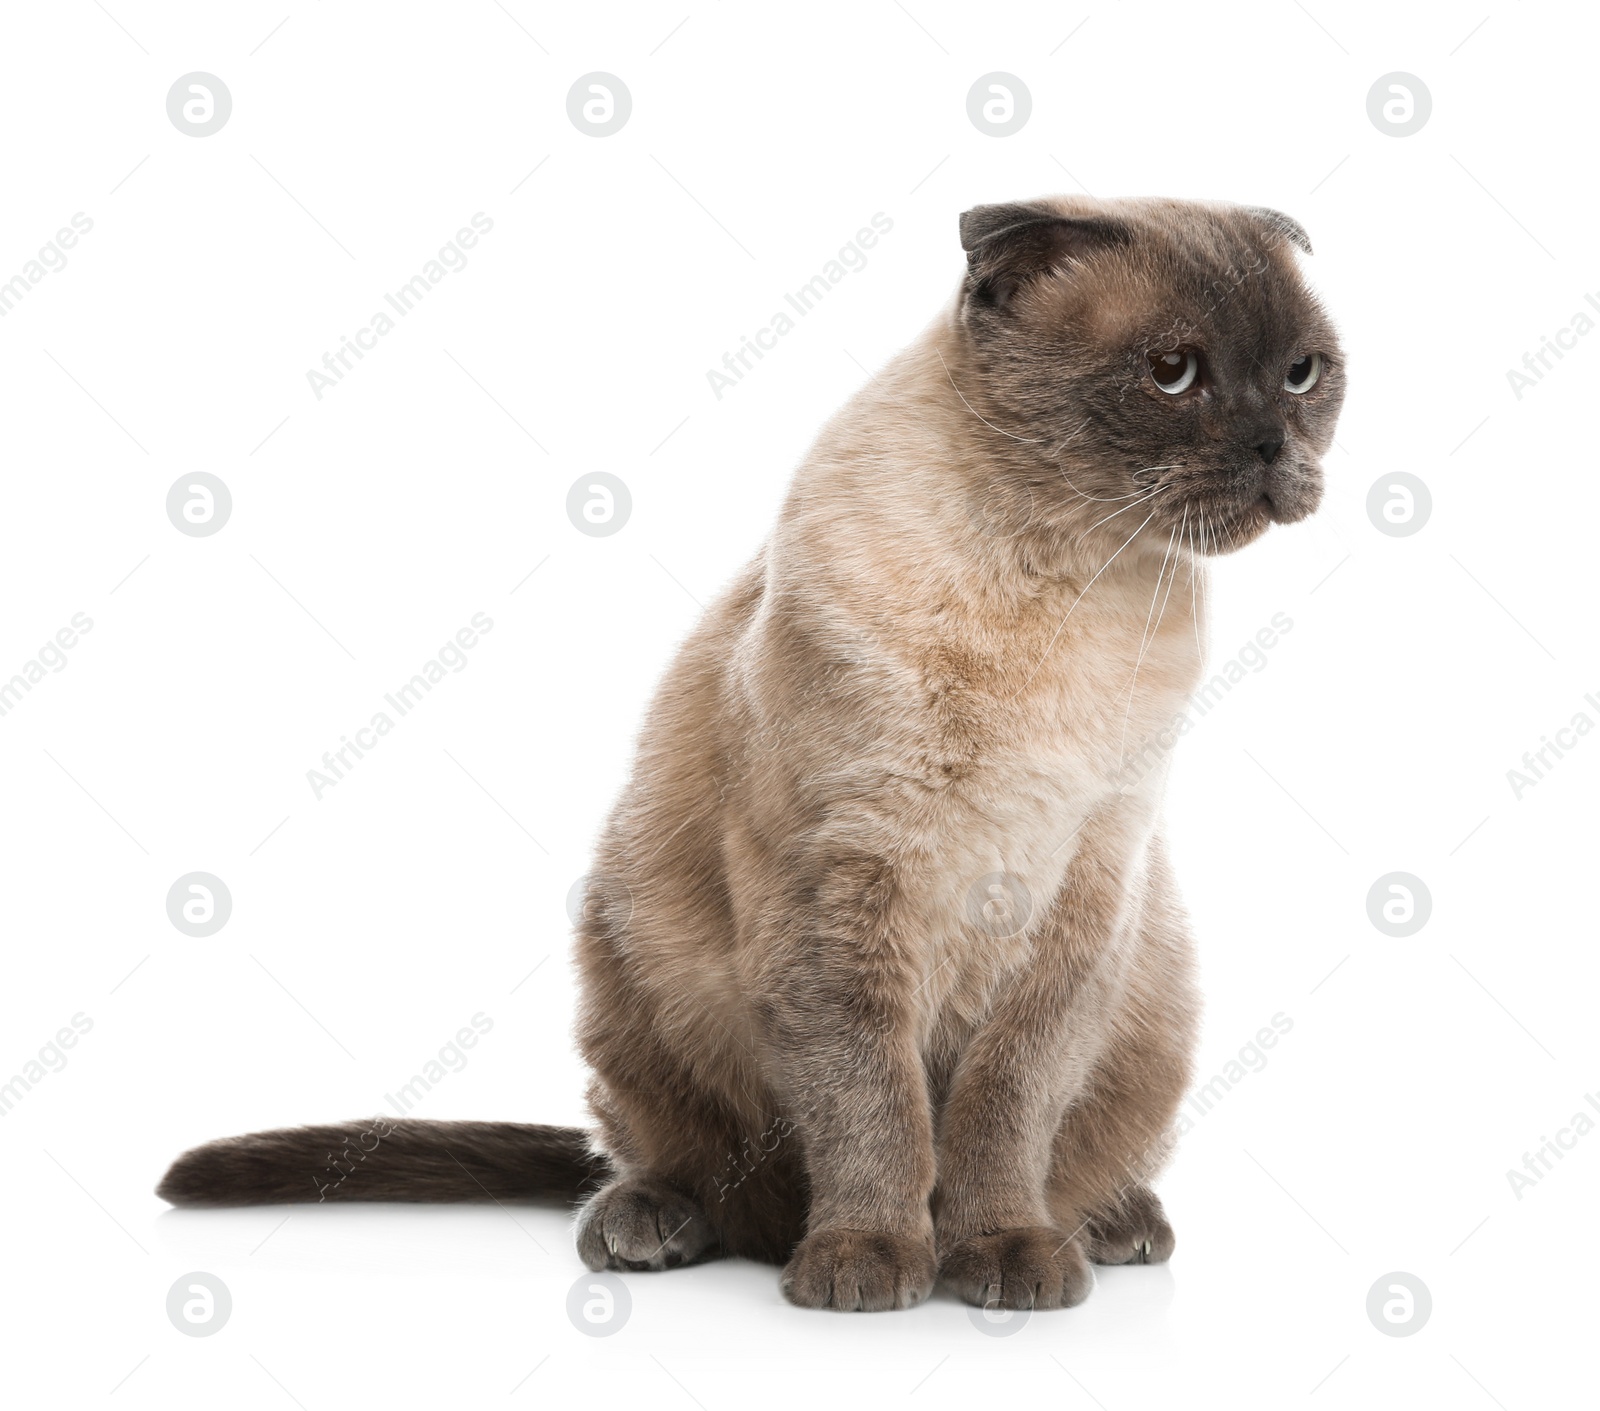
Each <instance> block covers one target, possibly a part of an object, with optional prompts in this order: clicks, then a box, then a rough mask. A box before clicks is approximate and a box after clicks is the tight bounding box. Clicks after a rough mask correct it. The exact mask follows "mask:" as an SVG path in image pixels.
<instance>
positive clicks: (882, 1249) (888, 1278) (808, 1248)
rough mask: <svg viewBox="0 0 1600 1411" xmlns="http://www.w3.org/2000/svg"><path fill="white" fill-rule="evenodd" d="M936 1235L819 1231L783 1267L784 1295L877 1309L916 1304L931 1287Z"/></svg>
mask: <svg viewBox="0 0 1600 1411" xmlns="http://www.w3.org/2000/svg"><path fill="white" fill-rule="evenodd" d="M936 1271H937V1266H936V1263H935V1261H934V1257H933V1242H932V1241H931V1240H920V1239H915V1238H912V1237H909V1236H906V1235H888V1234H874V1233H872V1232H871V1231H867V1230H818V1231H817V1232H816V1233H815V1234H811V1235H807V1236H806V1237H805V1238H804V1239H803V1240H801V1241H800V1244H799V1246H798V1247H797V1248H796V1249H795V1252H794V1253H793V1254H792V1255H791V1256H790V1257H789V1262H788V1264H786V1265H785V1266H784V1270H783V1280H782V1285H781V1286H782V1288H783V1296H784V1297H785V1298H787V1299H788V1300H789V1302H790V1303H795V1304H798V1305H799V1306H800V1307H801V1308H838V1309H843V1310H845V1311H852V1310H859V1311H861V1312H864V1313H877V1312H881V1311H882V1310H884V1309H887V1308H913V1307H915V1306H916V1305H917V1304H919V1303H921V1302H922V1300H923V1299H925V1298H926V1297H927V1296H928V1295H929V1294H930V1293H931V1292H932V1291H933V1281H934V1275H935V1273H936Z"/></svg>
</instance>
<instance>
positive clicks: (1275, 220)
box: [1245, 206, 1311, 255]
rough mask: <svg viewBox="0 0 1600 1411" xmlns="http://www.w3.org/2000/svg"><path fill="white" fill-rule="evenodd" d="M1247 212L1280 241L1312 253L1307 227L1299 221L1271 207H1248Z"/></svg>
mask: <svg viewBox="0 0 1600 1411" xmlns="http://www.w3.org/2000/svg"><path fill="white" fill-rule="evenodd" d="M1245 211H1246V212H1247V213H1248V214H1250V215H1252V216H1254V217H1255V218H1256V220H1258V221H1260V222H1261V224H1262V225H1264V226H1266V228H1267V230H1268V231H1269V232H1270V233H1271V234H1273V235H1275V236H1277V237H1278V239H1280V240H1287V241H1288V242H1289V243H1290V244H1291V245H1294V246H1296V247H1297V248H1299V249H1301V250H1304V251H1305V252H1306V254H1308V255H1309V254H1310V253H1311V237H1310V236H1309V235H1307V234H1306V230H1305V227H1304V226H1303V225H1301V224H1300V222H1299V221H1297V220H1295V219H1293V218H1292V217H1290V216H1286V215H1284V213H1283V212H1282V211H1275V210H1273V209H1272V208H1271V207H1270V206H1246V207H1245Z"/></svg>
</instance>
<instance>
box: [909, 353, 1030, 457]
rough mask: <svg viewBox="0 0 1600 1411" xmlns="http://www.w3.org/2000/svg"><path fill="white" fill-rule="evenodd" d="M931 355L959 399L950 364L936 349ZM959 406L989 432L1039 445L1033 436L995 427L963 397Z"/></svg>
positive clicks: (959, 391) (959, 394) (959, 392)
mask: <svg viewBox="0 0 1600 1411" xmlns="http://www.w3.org/2000/svg"><path fill="white" fill-rule="evenodd" d="M933 355H934V357H936V358H938V359H939V364H940V366H941V367H943V368H944V375H945V377H946V379H947V380H948V381H949V383H950V390H951V391H952V392H954V393H955V394H956V396H958V397H961V389H960V388H959V387H957V386H956V380H955V378H953V377H951V376H950V364H949V363H947V362H945V360H944V354H943V353H941V352H940V351H939V350H938V349H937V348H935V349H934V350H933ZM961 405H962V406H964V407H965V408H966V409H967V410H968V411H969V412H971V413H972V414H973V416H975V417H977V418H978V420H979V421H981V422H982V423H983V424H984V425H985V426H987V427H988V428H989V430H991V431H998V432H999V433H1000V434H1001V435H1002V436H1010V437H1011V439H1012V440H1013V441H1024V442H1026V443H1028V444H1029V445H1034V446H1037V445H1039V444H1041V442H1040V440H1039V438H1038V437H1035V436H1017V435H1014V434H1013V433H1012V432H1009V431H1007V430H1006V429H1005V428H1004V427H1002V426H996V425H995V424H994V423H993V422H992V421H990V420H989V419H988V418H987V417H985V416H984V415H983V413H982V412H980V411H979V410H978V409H977V408H976V407H975V406H973V405H972V403H971V402H969V401H968V400H967V399H966V398H965V397H961Z"/></svg>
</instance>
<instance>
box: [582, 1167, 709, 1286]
mask: <svg viewBox="0 0 1600 1411" xmlns="http://www.w3.org/2000/svg"><path fill="white" fill-rule="evenodd" d="M714 1242H715V1241H714V1237H713V1235H712V1233H711V1227H710V1225H709V1224H708V1223H707V1221H706V1217H705V1215H704V1214H703V1213H702V1212H701V1210H700V1207H699V1206H698V1205H696V1204H695V1203H694V1202H693V1201H691V1200H690V1199H689V1198H688V1197H687V1196H685V1195H683V1194H681V1193H680V1192H679V1191H676V1190H674V1189H673V1188H672V1187H671V1186H669V1185H667V1184H666V1183H665V1182H664V1181H658V1180H653V1179H651V1178H649V1177H637V1176H630V1177H624V1178H623V1179H622V1180H618V1181H613V1182H612V1183H611V1184H610V1185H609V1186H607V1187H606V1188H605V1189H604V1190H602V1191H600V1192H599V1193H598V1194H597V1195H595V1197H594V1198H593V1199H592V1200H591V1201H590V1202H589V1203H588V1204H587V1205H586V1206H584V1208H583V1210H582V1212H581V1213H580V1214H579V1216H578V1255H579V1257H580V1258H581V1259H582V1260H583V1262H584V1263H585V1264H587V1265H588V1266H589V1267H590V1268H591V1269H597V1270H598V1269H633V1270H645V1269H676V1268H677V1267H678V1266H679V1265H680V1264H692V1263H694V1262H695V1260H697V1259H699V1258H700V1257H701V1256H702V1255H704V1254H706V1253H707V1252H708V1251H709V1250H710V1249H711V1247H712V1245H713V1244H714Z"/></svg>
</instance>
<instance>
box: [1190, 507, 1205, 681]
mask: <svg viewBox="0 0 1600 1411" xmlns="http://www.w3.org/2000/svg"><path fill="white" fill-rule="evenodd" d="M1195 513H1196V514H1197V515H1200V516H1202V517H1203V516H1204V515H1205V511H1204V510H1203V509H1201V508H1200V507H1199V506H1198V505H1197V506H1196V507H1195ZM1202 542H1204V540H1202ZM1189 554H1190V559H1189V617H1190V619H1191V620H1192V621H1193V623H1194V650H1195V655H1196V656H1198V657H1199V658H1200V661H1201V663H1202V665H1203V664H1204V662H1205V659H1206V649H1205V648H1204V647H1202V646H1201V645H1200V589H1199V583H1200V563H1199V553H1198V551H1197V550H1196V549H1195V547H1194V534H1193V531H1191V532H1190V535H1189Z"/></svg>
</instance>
